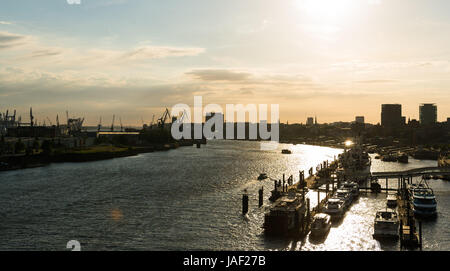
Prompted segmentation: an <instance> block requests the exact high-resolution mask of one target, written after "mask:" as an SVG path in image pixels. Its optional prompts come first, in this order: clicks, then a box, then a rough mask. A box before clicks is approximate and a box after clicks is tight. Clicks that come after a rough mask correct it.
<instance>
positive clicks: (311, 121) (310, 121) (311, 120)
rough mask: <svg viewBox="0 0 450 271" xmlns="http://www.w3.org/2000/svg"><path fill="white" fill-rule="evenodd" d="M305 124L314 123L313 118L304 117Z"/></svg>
mask: <svg viewBox="0 0 450 271" xmlns="http://www.w3.org/2000/svg"><path fill="white" fill-rule="evenodd" d="M306 125H314V118H313V117H309V118H307V119H306Z"/></svg>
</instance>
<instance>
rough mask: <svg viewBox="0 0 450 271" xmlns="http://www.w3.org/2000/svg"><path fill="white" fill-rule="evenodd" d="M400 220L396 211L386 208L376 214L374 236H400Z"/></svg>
mask: <svg viewBox="0 0 450 271" xmlns="http://www.w3.org/2000/svg"><path fill="white" fill-rule="evenodd" d="M399 224H400V220H399V218H398V214H397V212H396V211H394V210H391V209H386V210H383V211H378V212H377V213H376V215H375V224H374V227H373V237H374V238H398V235H399Z"/></svg>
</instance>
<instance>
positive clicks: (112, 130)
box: [111, 115, 116, 132]
mask: <svg viewBox="0 0 450 271" xmlns="http://www.w3.org/2000/svg"><path fill="white" fill-rule="evenodd" d="M115 119H116V115H113V119H112V124H111V132H114V120H115Z"/></svg>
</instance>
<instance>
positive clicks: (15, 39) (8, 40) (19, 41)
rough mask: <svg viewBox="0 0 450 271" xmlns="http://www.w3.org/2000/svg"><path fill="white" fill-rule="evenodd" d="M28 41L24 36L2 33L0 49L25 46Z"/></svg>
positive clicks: (0, 35)
mask: <svg viewBox="0 0 450 271" xmlns="http://www.w3.org/2000/svg"><path fill="white" fill-rule="evenodd" d="M26 40H27V36H24V35H19V34H14V33H9V32H0V49H7V48H13V47H17V46H20V45H23V44H24V43H25V41H26Z"/></svg>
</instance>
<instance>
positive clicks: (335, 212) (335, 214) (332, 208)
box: [323, 198, 344, 218]
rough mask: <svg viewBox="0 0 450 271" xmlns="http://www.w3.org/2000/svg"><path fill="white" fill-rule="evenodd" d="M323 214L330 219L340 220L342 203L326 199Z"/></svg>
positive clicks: (333, 199) (336, 199) (334, 199)
mask: <svg viewBox="0 0 450 271" xmlns="http://www.w3.org/2000/svg"><path fill="white" fill-rule="evenodd" d="M323 212H324V213H325V214H328V215H330V216H331V217H332V218H341V217H342V216H343V215H344V203H343V202H342V200H340V199H338V198H331V199H328V201H327V203H326V204H325V208H324V211H323Z"/></svg>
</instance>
